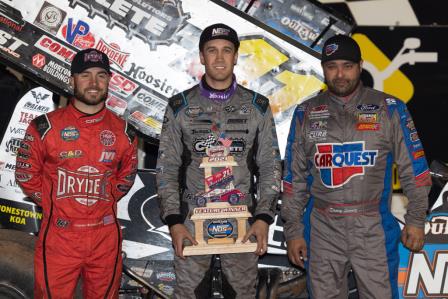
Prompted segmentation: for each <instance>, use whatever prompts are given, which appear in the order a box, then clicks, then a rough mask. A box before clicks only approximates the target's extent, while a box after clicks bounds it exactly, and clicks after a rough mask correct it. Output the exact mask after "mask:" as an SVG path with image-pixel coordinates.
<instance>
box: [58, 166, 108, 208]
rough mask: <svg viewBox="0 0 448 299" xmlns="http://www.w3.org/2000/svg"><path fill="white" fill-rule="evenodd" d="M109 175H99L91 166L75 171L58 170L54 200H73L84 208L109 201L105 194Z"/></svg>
mask: <svg viewBox="0 0 448 299" xmlns="http://www.w3.org/2000/svg"><path fill="white" fill-rule="evenodd" d="M109 175H110V174H109V173H99V171H98V169H96V168H95V167H92V166H81V167H80V168H79V169H78V170H77V171H70V170H67V169H64V168H58V188H57V192H56V199H63V198H74V199H75V200H76V201H77V202H79V203H80V204H82V205H85V206H92V205H94V204H96V203H97V201H98V200H105V201H109V199H108V194H107V193H106V186H107V181H108V180H107V178H108V177H109Z"/></svg>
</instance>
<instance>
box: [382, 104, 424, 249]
mask: <svg viewBox="0 0 448 299" xmlns="http://www.w3.org/2000/svg"><path fill="white" fill-rule="evenodd" d="M387 103H388V109H389V114H390V115H391V116H392V117H391V121H392V128H393V133H394V137H393V144H394V158H395V163H396V164H397V166H398V174H399V179H400V183H401V186H402V188H403V192H404V194H405V195H406V196H407V198H408V199H409V204H408V207H407V213H406V215H405V221H406V226H405V227H404V229H403V231H402V235H401V240H402V242H403V244H404V246H406V247H407V248H409V249H410V250H411V251H415V252H417V251H419V250H421V249H422V248H423V245H424V237H425V234H424V225H425V218H426V212H427V209H428V194H429V190H430V188H431V176H430V173H429V169H428V164H427V162H426V158H425V154H424V152H423V146H422V143H421V141H420V140H419V138H418V135H417V131H416V129H415V127H414V123H413V121H412V117H411V115H410V113H409V111H408V110H407V108H406V104H404V103H403V102H402V101H400V100H395V101H388V102H387Z"/></svg>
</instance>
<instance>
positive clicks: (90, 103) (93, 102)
mask: <svg viewBox="0 0 448 299" xmlns="http://www.w3.org/2000/svg"><path fill="white" fill-rule="evenodd" d="M107 95H108V92H107V91H106V92H105V93H104V94H103V95H102V96H100V97H99V98H93V99H89V98H87V97H85V96H84V94H83V93H81V92H80V91H79V90H78V89H77V88H75V98H76V99H77V100H78V101H80V102H82V103H84V104H86V105H88V106H96V105H98V104H100V103H101V102H103V101H106V99H107Z"/></svg>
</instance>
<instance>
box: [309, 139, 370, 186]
mask: <svg viewBox="0 0 448 299" xmlns="http://www.w3.org/2000/svg"><path fill="white" fill-rule="evenodd" d="M377 156H378V151H377V150H365V149H364V141H360V142H347V143H320V144H316V153H315V155H314V164H315V166H316V168H317V169H318V170H319V172H320V178H321V180H322V183H323V184H324V185H325V186H326V187H328V188H337V187H340V186H343V185H345V184H346V183H348V181H350V179H352V178H353V177H355V176H359V175H364V169H365V167H372V166H375V161H376V157H377Z"/></svg>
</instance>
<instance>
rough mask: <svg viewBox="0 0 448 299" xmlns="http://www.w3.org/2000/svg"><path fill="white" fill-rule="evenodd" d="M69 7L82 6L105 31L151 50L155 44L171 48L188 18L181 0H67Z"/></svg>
mask: <svg viewBox="0 0 448 299" xmlns="http://www.w3.org/2000/svg"><path fill="white" fill-rule="evenodd" d="M69 2H70V7H72V8H75V7H76V6H78V5H79V6H81V7H83V8H84V9H86V10H87V11H88V14H89V17H90V18H94V17H95V16H99V17H101V18H103V19H104V20H106V21H107V22H108V25H107V26H108V28H113V27H115V26H117V27H120V28H122V29H123V30H124V31H125V32H126V37H127V38H129V39H131V38H133V37H134V36H135V37H137V38H139V39H141V40H142V41H143V42H145V43H147V44H149V47H150V49H151V50H155V49H156V47H157V45H170V44H171V43H172V42H173V41H174V40H175V35H176V33H177V32H178V31H179V30H181V29H182V28H183V27H184V26H185V25H186V24H187V22H186V20H187V19H189V18H190V15H189V14H185V13H184V12H183V10H182V6H181V1H179V0H171V1H145V2H143V1H131V0H112V1H91V0H69Z"/></svg>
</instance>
